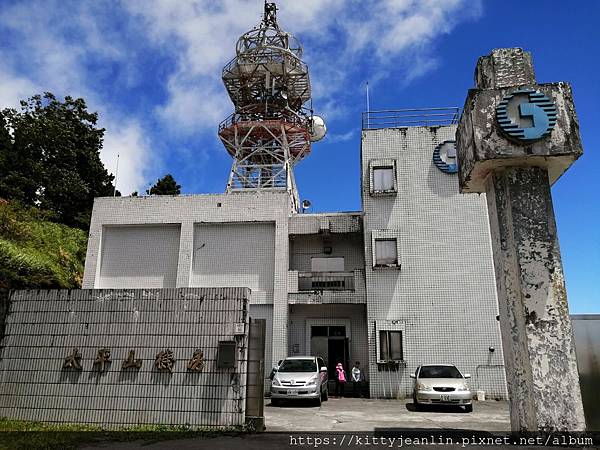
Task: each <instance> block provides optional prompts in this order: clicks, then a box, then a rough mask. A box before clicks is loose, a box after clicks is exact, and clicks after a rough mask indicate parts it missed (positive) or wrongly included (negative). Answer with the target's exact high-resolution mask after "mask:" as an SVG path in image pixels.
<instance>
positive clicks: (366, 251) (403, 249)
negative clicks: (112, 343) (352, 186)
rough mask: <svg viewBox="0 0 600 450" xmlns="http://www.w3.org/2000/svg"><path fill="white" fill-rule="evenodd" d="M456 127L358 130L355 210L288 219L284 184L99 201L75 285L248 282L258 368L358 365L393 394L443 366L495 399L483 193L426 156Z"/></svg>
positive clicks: (498, 366)
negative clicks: (287, 360) (421, 369)
mask: <svg viewBox="0 0 600 450" xmlns="http://www.w3.org/2000/svg"><path fill="white" fill-rule="evenodd" d="M454 133H455V126H454V125H452V124H451V125H444V126H415V127H410V126H409V127H389V128H374V129H371V128H365V129H363V132H362V143H361V163H362V164H361V165H362V179H361V186H362V188H361V190H362V204H363V211H359V212H351V213H327V214H306V213H304V214H302V213H298V212H297V211H296V210H295V208H294V200H293V199H292V198H291V196H290V194H289V192H287V191H285V190H282V191H277V190H256V191H241V192H230V193H225V194H214V195H213V194H210V195H189V196H188V195H181V196H148V197H108V198H98V199H96V201H95V204H94V210H93V214H92V222H91V228H90V239H89V243H88V250H87V258H86V267H85V274H84V281H83V287H84V288H115V289H117V288H118V289H125V288H174V287H224V286H226V287H247V288H250V289H251V291H252V295H251V300H250V315H251V317H253V318H257V319H266V321H267V336H266V341H267V345H266V364H267V366H270V365H273V364H275V363H276V362H277V361H278V360H280V359H282V358H284V357H286V356H288V355H290V356H292V355H303V354H318V355H320V356H323V357H324V359H325V360H326V361H327V362H328V365H329V366H330V370H332V369H333V365H335V363H336V362H337V361H338V360H342V361H343V362H344V363H345V364H346V365H347V366H351V365H352V364H353V362H354V361H360V362H361V364H362V366H363V367H365V369H366V372H367V379H368V381H369V389H370V393H371V395H372V396H375V397H386V398H397V397H405V396H407V395H409V394H410V389H411V382H410V378H409V374H410V373H411V372H414V370H415V369H416V367H417V366H418V365H419V364H425V363H436V362H439V363H454V364H456V365H457V366H458V367H459V369H461V370H462V371H463V372H467V373H471V374H472V376H473V382H472V388H474V389H480V390H484V391H486V392H488V393H489V394H491V395H492V396H494V397H498V398H506V385H505V377H504V369H503V365H502V364H503V357H502V345H501V339H500V331H499V326H498V321H497V314H498V311H497V309H498V306H497V299H496V290H495V281H494V272H493V262H492V255H491V243H490V234H489V229H488V222H487V211H486V202H485V198H484V197H483V195H476V194H474V195H461V194H459V193H458V180H457V175H456V173H452V172H451V171H450V173H448V172H444V171H442V170H439V168H438V166H437V165H436V163H435V161H434V158H433V155H434V153H435V152H436V149H438V147H440V144H442V143H444V142H446V141H450V140H452V139H453V136H454ZM390 176H391V178H390ZM386 183H387V185H386ZM382 188H385V189H382ZM392 247H393V248H392ZM472 261H476V263H473V262H472Z"/></svg>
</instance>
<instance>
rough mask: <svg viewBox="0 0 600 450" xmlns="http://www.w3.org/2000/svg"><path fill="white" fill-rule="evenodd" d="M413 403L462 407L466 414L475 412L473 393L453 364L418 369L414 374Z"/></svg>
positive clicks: (425, 366)
mask: <svg viewBox="0 0 600 450" xmlns="http://www.w3.org/2000/svg"><path fill="white" fill-rule="evenodd" d="M410 377H411V378H414V380H415V384H414V389H413V401H414V404H415V408H417V409H419V408H420V407H421V405H460V406H464V408H465V411H466V412H471V411H473V400H472V393H471V390H470V389H469V386H468V384H467V381H466V379H467V378H471V375H469V374H468V373H465V374H464V375H463V374H462V373H461V372H460V370H458V369H457V368H456V366H453V365H451V364H431V365H423V366H419V367H417V370H416V371H415V373H414V374H411V375H410Z"/></svg>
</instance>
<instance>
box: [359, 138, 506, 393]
mask: <svg viewBox="0 0 600 450" xmlns="http://www.w3.org/2000/svg"><path fill="white" fill-rule="evenodd" d="M362 133H363V134H362V170H363V172H362V180H363V182H362V200H363V210H364V213H365V218H364V236H365V238H364V241H365V263H366V269H365V271H366V286H367V314H368V326H369V332H368V336H369V349H370V355H369V360H370V367H369V369H370V373H371V395H372V396H376V397H396V396H400V397H402V396H407V395H410V394H411V389H412V383H411V380H410V378H409V374H410V373H414V371H415V369H416V367H417V366H418V365H419V364H425V363H454V364H456V365H457V367H458V368H459V369H460V370H461V371H463V372H469V373H471V374H472V375H473V380H472V382H471V383H470V384H471V387H472V389H483V390H485V391H487V392H488V395H490V393H491V394H492V395H491V396H492V397H502V398H506V395H507V394H506V383H505V376H504V371H503V367H502V364H503V357H502V345H501V340H500V330H499V325H498V322H497V321H496V315H497V314H498V305H497V299H496V286H495V278H494V270H493V263H492V250H491V242H490V234H489V226H488V220H487V210H486V201H485V197H484V196H483V195H481V196H479V195H461V194H459V191H458V179H457V175H456V174H447V173H443V172H441V171H440V170H439V169H438V168H437V167H436V166H435V165H434V163H433V161H432V156H433V152H434V149H435V147H436V146H437V145H438V144H440V143H441V142H443V141H445V140H453V139H454V133H455V127H453V126H452V127H431V128H430V127H409V128H404V129H382V130H365V131H363V132H362ZM378 159H380V160H393V161H395V164H396V171H397V172H396V177H397V185H398V192H397V193H396V194H394V195H386V196H372V195H371V194H370V189H369V179H370V173H369V170H370V169H369V167H370V162H371V161H373V160H378ZM375 235H381V236H388V237H396V238H397V239H398V243H399V248H400V252H399V253H400V254H399V258H400V260H401V262H402V267H401V269H400V270H397V269H394V268H385V269H376V270H374V269H373V255H372V238H373V236H375ZM380 329H389V330H400V331H403V341H404V364H400V366H399V368H398V370H397V371H391V372H389V371H383V370H381V371H380V369H382V366H379V365H378V364H377V334H378V333H377V332H378V330H380ZM489 347H494V349H495V351H494V352H493V353H492V352H490V351H489Z"/></svg>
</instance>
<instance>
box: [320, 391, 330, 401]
mask: <svg viewBox="0 0 600 450" xmlns="http://www.w3.org/2000/svg"><path fill="white" fill-rule="evenodd" d="M328 399H329V390H327V389H325V392H323V395H322V396H321V400H323V401H324V402H326V401H327V400H328Z"/></svg>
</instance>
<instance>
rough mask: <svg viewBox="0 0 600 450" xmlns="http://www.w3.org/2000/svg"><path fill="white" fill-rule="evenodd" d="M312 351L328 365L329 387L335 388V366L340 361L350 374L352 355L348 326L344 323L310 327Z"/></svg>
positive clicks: (312, 353)
mask: <svg viewBox="0 0 600 450" xmlns="http://www.w3.org/2000/svg"><path fill="white" fill-rule="evenodd" d="M310 328H311V329H310V352H311V355H313V356H320V357H322V358H323V360H324V361H325V364H326V365H327V371H328V375H329V384H330V385H329V389H330V392H333V391H331V389H334V384H335V366H336V365H337V363H338V362H341V363H342V364H343V365H344V369H345V370H346V375H347V374H348V367H349V366H348V363H349V361H350V355H349V351H348V338H347V337H346V327H345V326H343V325H341V326H340V325H335V326H333V325H318V326H314V325H313V326H311V327H310Z"/></svg>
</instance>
